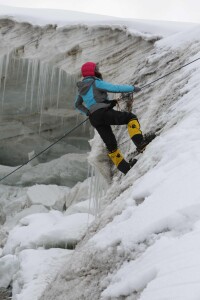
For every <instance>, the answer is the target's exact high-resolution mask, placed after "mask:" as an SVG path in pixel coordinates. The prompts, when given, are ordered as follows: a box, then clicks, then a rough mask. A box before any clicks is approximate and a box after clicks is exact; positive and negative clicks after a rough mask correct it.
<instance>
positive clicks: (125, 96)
mask: <svg viewBox="0 0 200 300" xmlns="http://www.w3.org/2000/svg"><path fill="white" fill-rule="evenodd" d="M199 59H200V57H199V58H197V59H195V60H193V61H191V62H189V63H187V64H185V65H183V66H181V67H179V68H177V69H175V70H173V71H171V72H169V73H167V74H165V75H163V76H161V77H159V78H157V79H155V80H153V81H151V82H149V83H147V84H145V85H143V86H142V87H141V90H142V89H144V88H146V87H147V86H149V85H151V84H153V83H155V82H157V81H158V80H161V79H163V78H165V77H167V76H169V75H170V74H173V73H174V72H177V71H179V70H181V69H182V68H184V67H186V66H188V65H190V64H192V63H194V62H196V61H197V60H199ZM127 97H128V100H127V101H130V102H131V101H133V93H126V94H124V95H122V96H121V97H120V98H119V99H117V100H118V101H120V100H124V98H126V99H127ZM118 105H119V104H118ZM88 119H89V118H87V119H85V120H84V121H83V122H81V123H79V124H78V125H77V126H75V127H73V128H72V129H71V130H69V131H68V132H66V133H65V134H64V135H63V136H62V137H61V138H59V139H58V140H56V141H55V142H54V143H52V144H51V145H49V146H48V147H47V148H45V149H43V150H42V151H41V152H39V153H38V154H36V155H35V156H33V157H32V158H31V159H29V160H27V161H26V162H25V163H24V164H22V165H21V166H19V167H17V168H16V169H14V170H13V171H12V172H10V173H8V174H7V175H6V176H4V177H2V178H0V182H1V181H3V180H4V179H6V178H7V177H9V176H10V175H11V174H13V173H15V172H16V171H18V170H19V169H21V168H22V167H23V166H25V165H27V164H28V163H29V162H31V161H32V160H33V159H35V158H36V157H38V156H40V155H41V154H42V153H44V152H45V151H47V150H48V149H49V148H51V147H53V146H54V145H55V144H57V143H58V142H59V141H60V140H62V139H64V138H65V137H66V136H68V135H69V134H70V133H71V132H73V131H74V130H76V129H77V128H78V127H80V126H81V125H83V124H84V123H85V122H86V121H87V120H88ZM127 141H128V140H127ZM127 141H125V142H123V143H121V144H120V145H122V144H124V143H126V142H127Z"/></svg>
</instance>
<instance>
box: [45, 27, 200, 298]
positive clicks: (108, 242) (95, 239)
mask: <svg viewBox="0 0 200 300" xmlns="http://www.w3.org/2000/svg"><path fill="white" fill-rule="evenodd" d="M199 34H200V28H199V27H197V28H196V29H195V30H192V31H189V32H187V33H180V34H176V35H175V36H171V37H168V38H166V39H163V40H161V41H159V42H157V43H156V46H155V48H154V51H152V52H151V53H150V54H149V55H147V56H146V61H145V66H143V67H141V65H140V66H138V70H137V69H136V73H137V71H138V73H139V76H140V78H141V82H142V83H143V84H146V83H147V82H150V81H152V80H154V79H156V78H158V77H159V76H161V75H164V74H165V73H167V72H168V71H169V70H173V69H175V68H177V67H178V66H181V64H184V63H186V62H190V61H192V60H194V59H197V58H200V39H199V36H200V35H199ZM199 71H200V60H198V61H196V62H195V63H194V64H191V65H189V66H187V67H185V68H184V69H182V70H180V71H179V72H177V73H176V74H173V75H170V76H169V77H167V78H165V79H162V80H161V81H160V82H156V83H155V84H154V85H153V86H150V87H148V88H147V89H146V90H145V91H144V92H142V93H141V95H139V96H138V97H137V98H136V100H135V103H134V106H133V111H134V112H136V113H137V115H138V116H139V119H140V122H141V126H142V129H143V130H144V131H151V130H152V131H155V130H156V131H157V132H158V134H159V135H158V137H157V138H156V139H155V140H154V141H153V142H152V143H151V145H149V146H148V147H147V149H146V151H145V153H144V154H143V155H142V156H141V157H140V159H139V161H138V163H137V164H136V165H135V167H134V168H133V169H132V170H131V171H130V172H129V173H128V174H127V175H126V176H121V175H115V178H114V182H113V184H112V185H111V187H110V189H109V190H108V192H107V194H106V196H105V197H104V198H103V199H102V203H103V204H104V207H103V209H102V212H101V214H100V216H99V218H98V220H96V222H95V223H94V224H93V226H92V227H91V229H90V234H88V236H87V237H86V238H85V239H84V240H83V242H82V243H81V244H80V246H79V248H78V251H77V252H76V251H75V253H74V260H73V264H70V266H69V268H68V269H67V270H65V271H64V272H63V273H62V275H61V276H58V278H57V281H56V285H54V286H52V287H50V290H49V291H46V293H45V294H44V296H43V297H42V298H41V299H44V300H46V299H55V298H56V299H58V300H60V299H81V298H82V299H107V300H108V299H142V300H155V299H157V300H162V299H163V300H164V299H165V300H171V299H176V300H177V299H181V300H193V299H194V300H197V299H199V298H200V289H199V278H200V272H199V254H198V253H199V247H200V241H199V238H198V236H199V222H200V190H199V176H200V171H199V170H200V169H199V162H200V152H199V147H200V133H199V130H198V128H199V125H200V123H199V122H200V121H199V120H200V119H199V112H200V106H199V105H200V104H199V93H200V84H199V82H200V75H199V74H200V72H199ZM138 73H137V74H138ZM123 130H125V128H124V129H123ZM116 133H117V135H118V141H119V142H123V141H124V140H125V139H127V136H124V134H123V135H122V134H121V131H119V128H116ZM96 139H97V140H98V136H96ZM133 148H134V147H133V146H132V145H128V144H127V143H126V145H125V146H123V145H122V146H121V149H122V150H123V152H124V153H125V155H126V157H128V156H129V157H130V154H131V152H132V151H133ZM95 151H96V155H97V156H98V153H97V151H98V150H97V149H95ZM70 274H71V275H70ZM83 274H84V276H85V277H83ZM63 277H64V280H65V286H64V287H63V280H62V278H63ZM61 286H62V290H63V292H62V293H61V295H60V289H61ZM75 286H76V291H75V292H74V288H75ZM72 290H73V292H71V291H72Z"/></svg>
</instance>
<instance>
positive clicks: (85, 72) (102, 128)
mask: <svg viewBox="0 0 200 300" xmlns="http://www.w3.org/2000/svg"><path fill="white" fill-rule="evenodd" d="M81 73H82V76H83V80H82V81H81V82H78V83H77V87H78V92H79V94H78V96H77V98H76V102H75V107H76V108H77V109H78V110H79V111H81V113H83V114H86V115H87V116H88V117H89V120H90V123H91V125H92V126H93V127H94V128H95V129H96V130H97V132H98V133H99V135H100V136H101V138H102V140H103V142H104V143H105V145H106V147H107V150H108V156H109V157H110V158H111V160H112V161H113V163H114V164H115V165H116V167H117V168H118V169H119V170H120V171H121V172H122V173H124V174H126V173H127V172H128V171H129V170H130V168H131V167H132V166H133V164H134V163H135V162H136V160H135V161H134V160H133V162H132V163H131V162H129V163H128V162H127V161H126V160H125V159H124V157H123V155H122V153H121V152H120V150H119V149H118V147H117V141H116V138H115V136H114V134H113V131H112V128H111V126H110V125H124V124H127V126H128V133H129V135H130V138H131V140H132V141H133V143H134V144H135V146H136V147H137V151H138V152H143V150H144V149H145V147H146V145H147V144H148V143H149V142H148V141H147V140H145V139H144V137H143V135H142V131H141V130H140V124H139V122H138V119H137V117H136V115H134V114H132V113H130V112H121V111H116V110H114V109H113V107H114V106H115V105H116V104H117V100H109V99H108V94H107V92H110V93H127V92H136V93H137V92H139V91H140V90H141V89H140V88H139V87H136V86H132V85H114V84H111V83H108V82H105V81H104V80H103V78H102V74H101V73H100V71H99V68H98V66H97V64H96V63H94V62H87V63H85V64H84V65H82V67H81Z"/></svg>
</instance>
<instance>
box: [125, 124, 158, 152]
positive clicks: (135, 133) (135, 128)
mask: <svg viewBox="0 0 200 300" xmlns="http://www.w3.org/2000/svg"><path fill="white" fill-rule="evenodd" d="M128 132H129V135H130V137H131V139H132V141H133V143H134V144H135V146H136V148H137V151H138V152H139V153H142V152H143V151H144V150H145V148H146V146H147V145H148V144H149V143H150V142H151V141H152V140H153V139H154V138H155V137H156V135H155V134H149V135H146V136H143V134H142V131H141V130H140V123H139V122H138V120H137V119H132V120H131V121H129V123H128Z"/></svg>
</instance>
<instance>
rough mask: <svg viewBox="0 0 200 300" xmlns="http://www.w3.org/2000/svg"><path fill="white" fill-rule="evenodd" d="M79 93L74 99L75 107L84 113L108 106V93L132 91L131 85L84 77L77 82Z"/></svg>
mask: <svg viewBox="0 0 200 300" xmlns="http://www.w3.org/2000/svg"><path fill="white" fill-rule="evenodd" d="M77 87H78V92H79V95H78V96H77V98H76V101H75V107H76V108H77V109H78V110H79V111H81V112H82V113H84V114H87V113H88V111H89V112H90V113H93V112H94V111H96V110H98V109H100V108H104V107H109V106H110V103H109V101H110V100H109V99H108V92H109V93H128V92H133V91H134V86H132V85H115V84H111V83H109V82H106V81H103V80H101V79H99V78H97V77H85V78H84V79H83V81H80V82H78V83H77Z"/></svg>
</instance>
